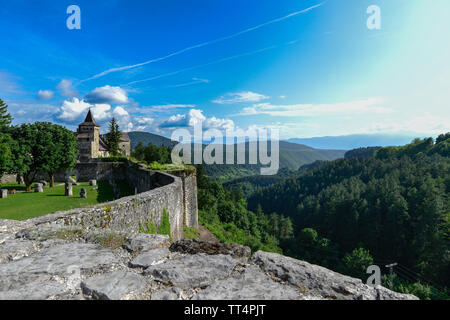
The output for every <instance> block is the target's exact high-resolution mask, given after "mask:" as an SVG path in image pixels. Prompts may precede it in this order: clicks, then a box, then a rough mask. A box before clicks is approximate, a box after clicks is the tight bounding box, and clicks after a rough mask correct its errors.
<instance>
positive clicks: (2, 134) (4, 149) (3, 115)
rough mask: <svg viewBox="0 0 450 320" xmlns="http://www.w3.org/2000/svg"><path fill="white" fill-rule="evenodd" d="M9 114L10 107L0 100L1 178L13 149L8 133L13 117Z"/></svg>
mask: <svg viewBox="0 0 450 320" xmlns="http://www.w3.org/2000/svg"><path fill="white" fill-rule="evenodd" d="M7 112H8V106H7V105H6V104H5V103H4V102H3V100H2V99H0V178H1V177H2V175H3V172H5V170H6V165H7V163H8V162H9V161H10V158H11V149H10V147H9V145H10V143H11V139H10V137H9V135H8V134H7V133H6V131H7V129H8V127H9V125H10V124H11V121H12V117H11V115H10V114H9V113H7Z"/></svg>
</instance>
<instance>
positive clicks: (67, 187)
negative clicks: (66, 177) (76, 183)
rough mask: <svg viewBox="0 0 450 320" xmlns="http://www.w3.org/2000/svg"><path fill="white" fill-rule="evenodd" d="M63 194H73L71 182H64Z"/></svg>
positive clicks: (67, 195)
mask: <svg viewBox="0 0 450 320" xmlns="http://www.w3.org/2000/svg"><path fill="white" fill-rule="evenodd" d="M64 195H65V196H66V197H71V196H73V191H72V184H71V183H70V182H66V185H65V193H64Z"/></svg>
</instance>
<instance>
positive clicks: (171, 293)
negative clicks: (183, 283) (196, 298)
mask: <svg viewBox="0 0 450 320" xmlns="http://www.w3.org/2000/svg"><path fill="white" fill-rule="evenodd" d="M180 295H181V290H180V289H178V288H177V287H171V288H166V289H162V290H158V291H155V292H153V293H152V295H151V297H150V300H180Z"/></svg>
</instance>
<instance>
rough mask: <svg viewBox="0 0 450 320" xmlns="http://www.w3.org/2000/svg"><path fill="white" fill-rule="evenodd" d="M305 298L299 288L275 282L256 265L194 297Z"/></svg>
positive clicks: (237, 298) (233, 298)
mask: <svg viewBox="0 0 450 320" xmlns="http://www.w3.org/2000/svg"><path fill="white" fill-rule="evenodd" d="M304 298H305V297H304V295H303V294H302V293H301V292H300V290H298V288H295V287H293V286H291V285H289V284H281V283H279V282H275V281H273V280H272V279H271V278H270V277H269V276H268V275H266V274H265V273H263V272H262V271H261V269H260V268H258V267H257V266H255V265H251V266H249V267H248V268H246V269H245V270H244V271H243V272H242V273H237V274H234V275H233V276H231V277H230V278H227V279H224V280H219V281H217V282H215V283H213V284H212V285H211V286H209V287H208V288H206V289H205V290H202V291H201V292H200V293H199V294H198V295H196V296H195V297H194V299H195V300H299V299H304Z"/></svg>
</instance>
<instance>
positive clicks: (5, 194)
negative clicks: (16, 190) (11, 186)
mask: <svg viewBox="0 0 450 320" xmlns="http://www.w3.org/2000/svg"><path fill="white" fill-rule="evenodd" d="M7 197H8V189H1V190H0V198H7Z"/></svg>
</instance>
